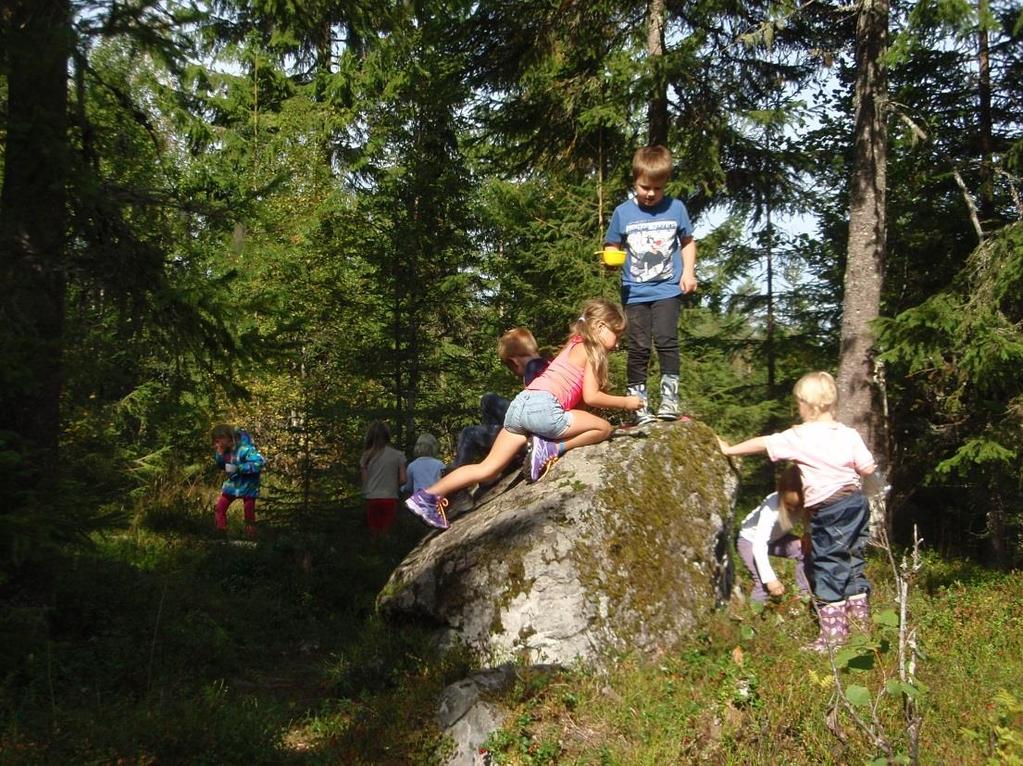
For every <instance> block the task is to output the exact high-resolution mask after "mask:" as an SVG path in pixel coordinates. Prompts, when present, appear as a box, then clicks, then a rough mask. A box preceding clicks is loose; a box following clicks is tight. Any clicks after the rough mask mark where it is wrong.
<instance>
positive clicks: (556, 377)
mask: <svg viewBox="0 0 1023 766" xmlns="http://www.w3.org/2000/svg"><path fill="white" fill-rule="evenodd" d="M582 342H583V339H582V337H580V336H579V335H576V336H573V337H572V339H571V340H569V341H568V344H567V345H566V346H565V347H564V348H563V349H562V350H561V353H560V354H558V355H557V356H556V357H555V358H554V361H553V362H551V363H550V365H548V367H547V369H546V370H544V372H543V374H542V375H540V376H539V377H538V378H536V380H534V381H533V382H532V383H530V384H529V385H528V386H526V390H527V391H547V392H549V393H551V394H554V398H556V399H557V400H558V402H559V403H560V404H561V406H562V407H563V408H564V409H565V410H571V409H574V408H575V406H576V405H577V404H579V400H580V399H582V398H583V375H584V374H585V373H586V369H585V368H584V367H576V366H575V365H574V364H572V363H571V362H570V361H569V360H568V355H569V354H570V353H572V349H574V348H575V347H576V346H578V345H579V344H580V343H582Z"/></svg>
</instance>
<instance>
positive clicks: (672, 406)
mask: <svg viewBox="0 0 1023 766" xmlns="http://www.w3.org/2000/svg"><path fill="white" fill-rule="evenodd" d="M657 417H659V418H660V419H661V420H676V419H677V418H678V375H662V376H661V406H660V407H658V408H657Z"/></svg>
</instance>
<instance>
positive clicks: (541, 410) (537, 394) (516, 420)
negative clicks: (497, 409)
mask: <svg viewBox="0 0 1023 766" xmlns="http://www.w3.org/2000/svg"><path fill="white" fill-rule="evenodd" d="M570 425H572V415H571V413H568V412H565V408H564V407H562V406H561V402H559V401H558V400H557V398H556V397H555V396H554V394H552V393H550V392H549V391H521V392H520V393H519V395H518V396H516V397H515V398H514V399H513V400H512V403H511V406H510V407H508V413H507V414H506V415H505V416H504V427H505V428H507V429H508V430H509V431H511V432H512V433H513V434H536V435H537V436H540V437H543V438H544V439H558V438H561V435H562V434H564V433H565V431H567V430H568V427H569V426H570Z"/></svg>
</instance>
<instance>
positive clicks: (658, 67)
mask: <svg viewBox="0 0 1023 766" xmlns="http://www.w3.org/2000/svg"><path fill="white" fill-rule="evenodd" d="M665 14H666V11H665V8H664V0H649V5H648V6H647V26H646V52H647V56H649V57H650V72H651V74H652V76H653V92H652V93H651V94H650V105H649V107H648V109H647V120H648V123H649V139H650V140H649V144H650V145H651V146H657V145H660V146H667V145H668V82H667V80H666V78H665V76H664V24H665Z"/></svg>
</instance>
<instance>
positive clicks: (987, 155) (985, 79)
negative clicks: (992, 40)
mask: <svg viewBox="0 0 1023 766" xmlns="http://www.w3.org/2000/svg"><path fill="white" fill-rule="evenodd" d="M977 10H978V15H979V16H980V30H979V31H978V33H977V97H978V109H977V120H978V126H977V128H978V133H979V135H978V139H979V140H978V143H979V145H980V221H981V226H982V227H983V225H984V224H987V225H988V226H990V224H991V219H993V218H994V217H995V184H994V166H993V164H992V161H991V152H992V139H991V132H992V119H991V61H990V50H989V45H988V33H987V27H986V26H985V25H986V24H987V20H988V17H989V16H990V14H991V10H990V8H989V5H988V0H980V1H979V3H978V8H977Z"/></svg>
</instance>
